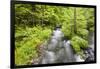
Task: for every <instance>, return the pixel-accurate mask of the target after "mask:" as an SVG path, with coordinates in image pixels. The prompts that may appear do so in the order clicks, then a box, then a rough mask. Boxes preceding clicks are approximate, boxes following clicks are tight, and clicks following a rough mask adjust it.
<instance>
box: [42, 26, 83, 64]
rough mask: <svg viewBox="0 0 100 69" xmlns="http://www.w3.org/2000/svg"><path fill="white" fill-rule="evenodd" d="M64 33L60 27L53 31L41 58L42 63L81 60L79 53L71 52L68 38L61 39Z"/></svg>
mask: <svg viewBox="0 0 100 69" xmlns="http://www.w3.org/2000/svg"><path fill="white" fill-rule="evenodd" d="M63 37H64V34H63V33H62V32H61V30H60V28H58V29H56V30H54V31H53V35H52V36H51V39H50V40H49V42H48V45H47V49H46V50H45V52H44V56H43V58H42V64H50V63H68V62H82V61H84V60H83V59H81V57H80V55H77V54H75V53H74V52H73V49H72V47H71V44H70V40H67V39H66V40H62V39H63Z"/></svg>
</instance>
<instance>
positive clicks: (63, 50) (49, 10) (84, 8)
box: [11, 1, 96, 68]
mask: <svg viewBox="0 0 100 69" xmlns="http://www.w3.org/2000/svg"><path fill="white" fill-rule="evenodd" d="M88 63H96V6H94V5H78V4H62V3H47V2H29V1H11V68H26V67H43V66H59V65H75V64H88Z"/></svg>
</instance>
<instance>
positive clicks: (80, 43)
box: [71, 36, 88, 53]
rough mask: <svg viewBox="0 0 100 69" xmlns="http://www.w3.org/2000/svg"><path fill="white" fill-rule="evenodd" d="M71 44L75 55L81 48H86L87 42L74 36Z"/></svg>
mask: <svg viewBox="0 0 100 69" xmlns="http://www.w3.org/2000/svg"><path fill="white" fill-rule="evenodd" d="M71 44H72V46H73V48H74V50H75V52H76V53H78V52H81V48H82V49H84V48H87V47H88V42H87V41H86V40H84V39H83V38H81V37H79V36H74V37H73V38H72V39H71Z"/></svg>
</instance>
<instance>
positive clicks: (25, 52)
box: [15, 26, 51, 65]
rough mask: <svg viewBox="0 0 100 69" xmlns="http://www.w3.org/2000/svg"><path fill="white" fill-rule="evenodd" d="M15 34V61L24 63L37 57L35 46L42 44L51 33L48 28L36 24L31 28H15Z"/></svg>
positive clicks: (17, 63) (19, 63)
mask: <svg viewBox="0 0 100 69" xmlns="http://www.w3.org/2000/svg"><path fill="white" fill-rule="evenodd" d="M15 32H16V34H15V49H16V50H15V63H16V65H26V64H28V62H29V61H30V60H32V59H35V58H37V57H38V53H37V49H36V47H37V46H39V44H43V43H44V42H45V41H46V40H47V39H48V38H49V37H50V34H51V30H50V29H49V28H42V27H40V26H36V27H33V28H29V27H27V28H25V29H24V28H16V31H15Z"/></svg>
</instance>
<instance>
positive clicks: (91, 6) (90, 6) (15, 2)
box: [11, 1, 96, 8]
mask: <svg viewBox="0 0 100 69" xmlns="http://www.w3.org/2000/svg"><path fill="white" fill-rule="evenodd" d="M11 2H12V3H13V4H20V3H23V4H33V3H34V4H42V5H55V6H73V7H88V8H96V5H84V4H69V3H54V2H39V1H11Z"/></svg>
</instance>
